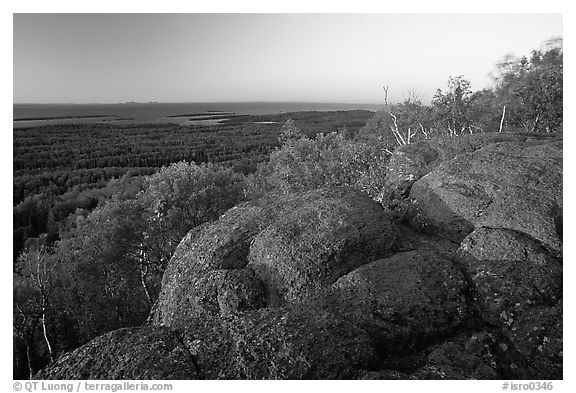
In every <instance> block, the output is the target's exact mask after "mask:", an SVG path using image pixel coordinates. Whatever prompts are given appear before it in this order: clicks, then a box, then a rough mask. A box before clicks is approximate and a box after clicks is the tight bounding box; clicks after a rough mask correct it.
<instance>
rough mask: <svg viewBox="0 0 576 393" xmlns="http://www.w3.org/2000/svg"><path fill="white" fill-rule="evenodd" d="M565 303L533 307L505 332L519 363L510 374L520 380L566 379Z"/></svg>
mask: <svg viewBox="0 0 576 393" xmlns="http://www.w3.org/2000/svg"><path fill="white" fill-rule="evenodd" d="M562 315H563V302H562V301H560V302H558V303H557V304H555V305H554V306H548V307H546V306H541V307H535V308H532V309H530V310H528V311H526V312H524V313H523V314H521V315H520V316H518V317H517V318H516V319H515V320H514V322H513V323H512V326H510V328H509V329H506V330H504V334H505V336H507V337H508V339H509V340H510V342H511V344H512V348H510V349H511V351H513V352H515V353H517V354H519V361H518V362H517V363H516V364H515V367H514V368H511V369H510V370H509V372H510V373H511V374H512V375H513V376H514V377H516V378H519V379H537V378H538V379H539V378H542V379H562V375H563V334H562V333H563V328H562V326H563V323H562Z"/></svg>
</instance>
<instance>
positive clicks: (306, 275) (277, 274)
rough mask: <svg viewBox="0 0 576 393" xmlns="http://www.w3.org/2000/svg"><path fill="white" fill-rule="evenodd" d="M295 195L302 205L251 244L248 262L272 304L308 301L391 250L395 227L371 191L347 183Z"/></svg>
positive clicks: (394, 245) (271, 225)
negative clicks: (359, 189) (348, 187)
mask: <svg viewBox="0 0 576 393" xmlns="http://www.w3.org/2000/svg"><path fill="white" fill-rule="evenodd" d="M308 196H312V197H313V198H309V197H308ZM294 197H295V198H299V199H300V200H301V203H300V206H299V207H298V208H297V209H294V210H293V211H290V212H287V213H286V214H284V215H281V216H279V217H278V219H277V220H275V221H274V222H273V223H271V224H270V225H269V226H268V227H267V228H265V229H264V230H263V231H261V232H260V233H259V234H258V235H257V236H256V237H255V238H254V242H253V244H252V245H251V247H250V254H249V260H250V263H249V265H248V267H249V268H250V269H252V270H254V271H255V272H256V275H257V276H258V277H259V278H260V279H261V280H262V281H263V283H264V285H265V287H266V292H267V295H268V298H267V300H268V305H269V306H272V307H274V306H280V305H283V304H285V303H305V302H307V301H308V300H309V299H311V298H314V297H315V296H317V295H318V294H319V293H322V291H324V290H325V289H326V288H327V287H329V286H330V285H331V284H332V283H333V282H335V281H336V280H337V279H338V278H339V277H341V276H343V275H344V274H346V273H348V272H350V271H351V270H352V269H354V268H356V267H358V266H360V265H363V264H365V263H367V262H370V261H373V260H375V259H378V258H382V257H385V256H388V255H390V254H392V253H393V251H394V249H395V247H396V244H397V238H398V229H397V226H396V225H395V224H394V222H393V221H392V219H391V217H390V216H389V215H388V214H387V213H386V212H385V211H384V210H383V209H382V207H381V206H380V205H379V204H378V203H376V202H374V201H373V200H371V199H370V198H369V197H368V196H367V195H365V194H363V193H360V192H358V191H354V190H352V189H344V188H343V189H333V190H318V191H317V192H314V193H309V194H307V198H305V199H304V198H301V197H300V196H298V195H296V196H294Z"/></svg>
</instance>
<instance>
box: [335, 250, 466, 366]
mask: <svg viewBox="0 0 576 393" xmlns="http://www.w3.org/2000/svg"><path fill="white" fill-rule="evenodd" d="M467 289H468V283H467V282H466V279H465V277H464V274H463V273H462V272H461V270H460V268H459V267H458V266H457V265H456V264H455V263H454V262H453V261H451V260H448V259H446V258H445V257H443V256H441V255H439V254H437V253H434V252H429V251H409V252H404V253H399V254H396V255H394V256H391V257H389V258H386V259H382V260H378V261H375V262H371V263H369V264H366V265H364V266H362V267H360V268H358V269H356V270H354V271H352V272H351V273H348V274H347V275H345V276H343V277H341V278H340V279H338V281H336V282H335V283H334V284H333V292H332V293H331V294H330V295H329V296H328V300H327V304H326V307H327V308H329V309H333V310H334V312H336V313H339V314H341V315H343V316H344V317H345V318H348V319H349V320H352V321H355V322H356V323H357V324H358V325H359V326H361V327H362V328H363V329H365V330H366V331H367V332H369V333H370V335H371V336H372V337H373V339H374V340H375V343H376V345H377V347H378V350H379V351H380V352H381V353H382V354H385V355H390V354H394V355H397V354H403V353H411V352H416V350H417V349H421V348H423V347H426V346H427V345H429V344H430V343H432V342H434V341H435V340H439V339H441V338H442V337H446V336H447V335H449V334H450V333H452V332H453V331H454V330H455V329H456V328H457V327H458V326H460V325H461V324H462V323H463V321H464V320H465V319H466V318H467V316H468V307H467V304H466V303H467V302H466V292H467Z"/></svg>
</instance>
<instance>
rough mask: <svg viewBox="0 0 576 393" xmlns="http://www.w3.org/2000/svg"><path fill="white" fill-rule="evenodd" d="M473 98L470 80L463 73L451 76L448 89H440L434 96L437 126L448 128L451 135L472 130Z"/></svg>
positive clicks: (433, 102) (433, 103) (433, 104)
mask: <svg viewBox="0 0 576 393" xmlns="http://www.w3.org/2000/svg"><path fill="white" fill-rule="evenodd" d="M471 98H472V90H471V88H470V82H469V81H468V80H466V79H464V76H462V75H459V76H457V77H450V78H449V79H448V89H447V91H446V92H444V91H442V90H441V89H438V90H436V94H434V97H433V98H432V107H433V109H434V118H435V123H436V126H437V127H440V128H447V129H448V134H449V135H450V136H456V135H459V134H461V133H463V132H464V131H466V130H468V131H472V127H473V126H474V125H473V122H472V118H471V108H470V102H471Z"/></svg>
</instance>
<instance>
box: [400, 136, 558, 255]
mask: <svg viewBox="0 0 576 393" xmlns="http://www.w3.org/2000/svg"><path fill="white" fill-rule="evenodd" d="M410 198H412V199H415V200H416V202H417V207H418V210H419V212H420V213H421V214H422V215H423V216H424V217H425V220H426V221H427V222H428V224H429V229H428V230H429V231H431V232H434V233H440V234H442V235H444V236H446V237H448V238H449V239H451V240H453V241H456V242H460V241H462V239H463V238H464V237H466V236H467V235H468V234H469V233H470V232H472V230H473V229H474V228H479V227H483V226H485V227H492V228H508V229H513V230H516V231H519V232H523V233H526V234H528V235H530V236H531V237H533V238H534V239H536V240H538V241H540V242H541V243H543V244H544V245H545V246H546V247H548V248H549V249H550V250H551V251H552V252H554V253H555V254H561V250H562V239H561V236H562V202H561V200H562V142H550V143H541V144H533V143H530V144H528V143H526V144H519V143H497V144H492V145H489V146H486V147H484V148H482V149H479V150H476V151H474V152H473V153H468V154H460V155H458V156H456V157H455V158H454V159H452V160H450V161H447V162H444V163H442V164H440V165H439V166H438V167H437V168H436V169H434V170H433V171H432V172H430V173H428V174H427V175H426V176H424V177H422V178H421V179H420V180H418V181H416V182H415V183H414V185H413V186H412V188H411V191H410Z"/></svg>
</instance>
